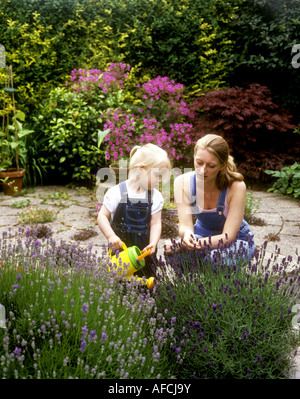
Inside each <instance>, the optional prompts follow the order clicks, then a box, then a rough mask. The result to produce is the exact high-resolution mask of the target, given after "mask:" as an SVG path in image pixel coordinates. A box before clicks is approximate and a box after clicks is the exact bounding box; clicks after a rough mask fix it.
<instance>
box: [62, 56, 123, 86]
mask: <svg viewBox="0 0 300 399" xmlns="http://www.w3.org/2000/svg"><path fill="white" fill-rule="evenodd" d="M129 71H130V66H129V65H126V64H123V63H122V62H120V63H118V64H116V63H111V64H110V65H109V67H108V69H107V70H106V71H101V70H99V69H90V70H88V71H86V70H84V69H82V68H80V69H73V71H72V72H71V79H70V81H71V82H73V85H72V88H73V89H74V90H76V91H91V90H94V89H95V85H98V87H99V88H100V89H101V90H102V91H103V92H104V93H107V92H108V90H109V89H119V88H121V89H122V88H123V87H124V79H126V78H127V77H128V72H129ZM66 85H67V86H68V85H69V82H66Z"/></svg>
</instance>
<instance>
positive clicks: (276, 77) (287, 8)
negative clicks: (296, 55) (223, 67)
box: [228, 0, 300, 120]
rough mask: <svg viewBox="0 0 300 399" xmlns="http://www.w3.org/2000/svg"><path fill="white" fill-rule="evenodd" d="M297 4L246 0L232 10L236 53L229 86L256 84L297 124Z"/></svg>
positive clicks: (295, 1)
mask: <svg viewBox="0 0 300 399" xmlns="http://www.w3.org/2000/svg"><path fill="white" fill-rule="evenodd" d="M299 13H300V3H299V1H298V0H288V1H287V0H246V1H242V2H241V3H240V5H239V7H238V8H237V9H236V10H235V18H234V20H233V22H234V24H235V28H234V34H233V37H232V40H233V41H234V43H235V51H234V53H231V54H230V56H229V57H230V61H229V63H228V64H229V68H230V70H231V71H232V73H231V77H230V78H229V80H228V81H229V84H230V85H231V86H235V85H239V86H240V85H241V84H242V83H245V82H259V83H260V84H262V85H266V86H268V87H270V88H271V89H272V92H273V95H274V99H275V100H276V102H277V103H278V104H281V105H282V106H283V107H285V108H286V109H288V110H289V111H290V112H291V113H292V114H293V115H295V117H296V118H297V119H298V120H299V118H300V113H299V109H300V102H299V86H300V75H299V70H297V69H295V68H293V67H292V65H291V62H292V53H291V51H292V47H293V45H294V44H296V43H300V31H299Z"/></svg>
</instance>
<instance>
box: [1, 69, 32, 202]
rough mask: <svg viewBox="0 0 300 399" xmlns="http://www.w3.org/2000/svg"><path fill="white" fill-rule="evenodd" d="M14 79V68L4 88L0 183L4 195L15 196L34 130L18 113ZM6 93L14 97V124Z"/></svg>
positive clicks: (18, 190)
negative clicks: (10, 115) (27, 147)
mask: <svg viewBox="0 0 300 399" xmlns="http://www.w3.org/2000/svg"><path fill="white" fill-rule="evenodd" d="M15 91H16V89H14V88H13V79H12V68H11V67H10V68H7V71H6V82H5V88H4V107H3V120H2V127H1V128H0V142H1V145H0V151H1V153H0V154H1V155H0V182H1V184H2V188H3V191H4V194H6V195H13V194H15V193H18V192H20V191H21V190H22V184H23V177H24V175H25V169H24V168H23V167H22V166H23V165H25V164H26V159H27V149H26V143H25V137H26V136H27V135H28V134H31V133H33V130H29V129H25V128H24V127H23V122H24V121H25V114H24V113H23V112H22V111H16V107H15V98H14V92H15ZM6 93H9V94H11V96H12V109H13V117H12V123H10V121H9V111H8V108H9V102H8V103H7V104H8V105H6Z"/></svg>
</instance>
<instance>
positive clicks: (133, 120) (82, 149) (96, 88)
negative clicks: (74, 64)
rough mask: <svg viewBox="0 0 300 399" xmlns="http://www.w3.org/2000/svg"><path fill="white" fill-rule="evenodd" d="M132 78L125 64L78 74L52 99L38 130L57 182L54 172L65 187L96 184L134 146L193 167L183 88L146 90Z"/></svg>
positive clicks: (165, 85) (159, 83)
mask: <svg viewBox="0 0 300 399" xmlns="http://www.w3.org/2000/svg"><path fill="white" fill-rule="evenodd" d="M130 73H131V74H130ZM133 77H134V72H131V69H130V66H129V65H127V64H125V63H121V62H120V63H111V64H110V65H109V67H108V68H107V69H106V70H104V71H102V70H99V69H96V68H94V69H89V70H85V69H83V68H82V69H74V70H73V71H72V72H71V76H70V79H69V81H68V82H66V85H65V87H63V88H61V87H59V88H56V89H55V90H53V91H52V92H51V93H50V96H49V103H48V104H45V106H42V110H41V118H39V120H38V129H39V130H40V131H42V132H43V135H44V136H45V137H46V139H47V142H48V147H47V151H46V154H47V158H48V159H51V161H50V163H49V164H48V165H47V166H48V168H49V170H50V171H53V178H55V173H54V171H55V172H58V173H60V175H61V176H63V177H64V178H65V179H66V181H67V180H73V181H74V180H81V181H82V180H88V179H93V176H94V175H95V174H96V173H97V171H98V170H99V168H101V167H103V166H104V165H105V164H107V163H109V164H111V163H117V164H118V163H119V160H120V159H125V160H127V159H129V153H130V151H131V149H132V148H133V147H134V146H135V145H137V144H138V145H143V144H146V143H150V142H151V143H154V144H157V145H159V146H160V147H162V148H164V149H165V150H166V151H167V153H168V155H169V157H170V160H171V162H172V164H173V166H174V167H175V166H182V165H186V164H188V163H189V162H190V159H191V154H192V153H193V147H194V143H195V141H196V139H197V137H195V136H196V134H195V133H193V131H192V124H191V121H192V120H193V116H194V115H193V113H192V112H191V111H190V105H188V104H187V102H186V101H185V98H184V90H185V87H184V86H183V85H182V84H180V83H176V82H174V81H172V80H169V78H168V77H160V76H158V77H157V78H155V79H152V80H149V81H147V82H145V83H144V84H139V83H138V84H136V83H137V81H136V80H134V79H133ZM133 80H134V84H133ZM45 156H46V155H45Z"/></svg>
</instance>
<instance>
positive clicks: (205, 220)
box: [190, 172, 255, 260]
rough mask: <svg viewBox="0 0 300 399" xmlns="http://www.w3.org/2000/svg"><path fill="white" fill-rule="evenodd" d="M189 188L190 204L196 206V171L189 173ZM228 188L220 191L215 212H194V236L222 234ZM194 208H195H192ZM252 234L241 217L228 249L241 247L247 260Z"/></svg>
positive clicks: (250, 250)
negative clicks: (234, 238) (233, 239)
mask: <svg viewBox="0 0 300 399" xmlns="http://www.w3.org/2000/svg"><path fill="white" fill-rule="evenodd" d="M190 188H191V197H192V203H191V206H192V207H195V206H196V173H195V172H194V173H193V174H192V175H191V180H190ZM227 190H228V188H225V189H223V190H222V191H221V192H220V195H219V199H218V205H217V208H216V211H215V212H203V213H196V214H195V216H196V223H195V224H194V233H195V236H196V238H203V237H208V236H214V235H218V234H222V232H223V227H224V224H225V221H226V217H225V216H224V213H223V212H224V208H225V199H226V195H227ZM194 209H195V208H194ZM253 236H254V234H253V233H252V232H251V230H250V227H249V224H248V223H247V222H246V221H245V220H244V219H243V220H242V223H241V226H240V229H239V231H238V233H237V235H236V240H235V242H233V243H232V245H231V247H230V248H227V250H225V251H227V253H228V252H229V251H228V250H231V251H235V252H237V251H238V249H239V248H242V249H243V252H244V253H243V255H242V257H243V258H244V259H245V254H246V253H247V259H248V260H249V259H250V258H251V257H252V256H253V254H254V252H255V246H254V241H253ZM214 252H216V250H212V251H211V255H213V253H214Z"/></svg>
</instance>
